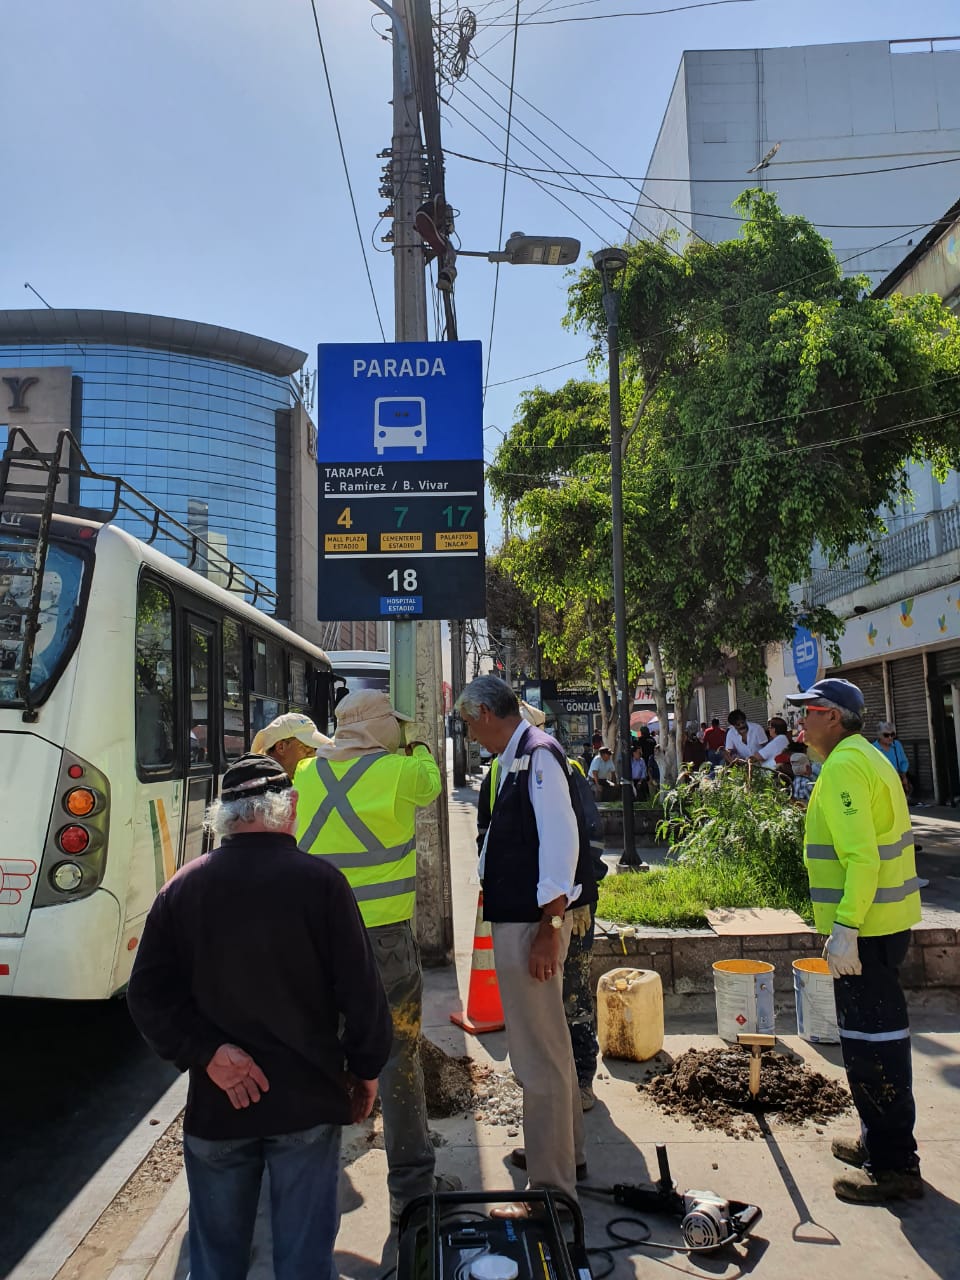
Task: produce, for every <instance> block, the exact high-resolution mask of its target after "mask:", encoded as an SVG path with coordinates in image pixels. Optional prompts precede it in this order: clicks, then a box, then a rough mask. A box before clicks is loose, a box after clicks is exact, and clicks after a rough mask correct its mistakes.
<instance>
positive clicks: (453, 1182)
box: [390, 1173, 463, 1227]
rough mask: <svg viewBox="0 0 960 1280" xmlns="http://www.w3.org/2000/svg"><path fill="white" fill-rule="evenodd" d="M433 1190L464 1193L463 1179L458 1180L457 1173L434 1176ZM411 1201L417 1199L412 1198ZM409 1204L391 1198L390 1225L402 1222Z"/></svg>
mask: <svg viewBox="0 0 960 1280" xmlns="http://www.w3.org/2000/svg"><path fill="white" fill-rule="evenodd" d="M433 1190H434V1192H438V1191H462V1190H463V1179H462V1178H458V1177H457V1175H456V1174H455V1173H438V1174H435V1175H434V1179H433ZM410 1198H411V1199H416V1197H415V1196H411V1197H410ZM407 1203H408V1202H407V1201H406V1200H397V1199H395V1198H394V1197H393V1196H391V1197H390V1224H391V1226H394V1227H395V1226H396V1225H397V1223H398V1222H399V1221H400V1215H401V1213H403V1209H404V1206H405V1205H406V1204H407Z"/></svg>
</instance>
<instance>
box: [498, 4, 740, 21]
mask: <svg viewBox="0 0 960 1280" xmlns="http://www.w3.org/2000/svg"><path fill="white" fill-rule="evenodd" d="M756 2H757V0H697V3H695V4H676V5H672V6H671V7H670V8H669V9H631V10H629V11H627V12H625V13H589V14H584V15H583V16H582V17H578V18H539V19H537V18H527V19H526V21H525V22H524V26H528V27H552V26H555V25H556V24H557V23H560V22H602V21H603V19H604V18H655V17H657V15H658V14H661V13H684V12H686V10H687V9H715V8H717V7H718V6H719V5H723V4H756ZM559 7H560V8H571V9H573V8H576V6H575V5H569V6H567V5H561V6H559ZM538 12H539V10H538ZM486 25H487V26H488V27H500V26H503V25H504V24H503V23H502V22H488V23H487V24H486Z"/></svg>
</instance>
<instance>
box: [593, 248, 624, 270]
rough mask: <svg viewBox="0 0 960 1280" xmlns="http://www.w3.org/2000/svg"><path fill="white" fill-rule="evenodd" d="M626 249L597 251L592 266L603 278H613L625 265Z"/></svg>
mask: <svg viewBox="0 0 960 1280" xmlns="http://www.w3.org/2000/svg"><path fill="white" fill-rule="evenodd" d="M627 262H628V258H627V251H626V249H617V248H610V249H598V250H597V252H596V253H595V254H594V255H593V265H594V266H595V267H596V269H597V270H598V271H599V272H600V274H601V275H604V276H615V275H616V274H617V272H618V271H622V270H623V269H624V267H625V266H626V265H627Z"/></svg>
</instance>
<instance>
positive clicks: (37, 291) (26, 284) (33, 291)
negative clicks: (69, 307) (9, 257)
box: [23, 280, 87, 356]
mask: <svg viewBox="0 0 960 1280" xmlns="http://www.w3.org/2000/svg"><path fill="white" fill-rule="evenodd" d="M23 287H24V288H25V289H29V290H30V292H31V293H33V294H36V296H37V297H38V298H39V299H40V301H41V302H42V303H43V305H44V306H45V307H46V308H47V310H48V311H53V310H54V308H53V307H51V305H50V303H49V302H48V301H47V300H46V298H45V297H44V296H43V294H42V293H40V292H39V290H37V289H35V288H34V287H33V285H32V284H31V283H30V281H29V280H24V282H23ZM73 345H74V346H75V347H76V348H77V350H78V351H79V352H80V354H81V355H82V356H85V355H86V354H87V353H86V352H85V351H84V349H83V347H81V345H80V343H79V342H75V343H74V344H73Z"/></svg>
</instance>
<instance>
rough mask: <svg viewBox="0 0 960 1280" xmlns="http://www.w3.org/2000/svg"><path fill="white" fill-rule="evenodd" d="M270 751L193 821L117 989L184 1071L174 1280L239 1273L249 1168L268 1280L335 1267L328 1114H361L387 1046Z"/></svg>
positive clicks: (360, 967)
mask: <svg viewBox="0 0 960 1280" xmlns="http://www.w3.org/2000/svg"><path fill="white" fill-rule="evenodd" d="M296 800H297V793H296V791H294V790H293V786H292V783H291V782H290V779H289V778H288V777H287V775H286V772H285V771H284V769H283V767H282V765H280V764H278V763H277V762H276V761H275V760H272V759H270V758H269V757H267V756H253V755H249V756H242V757H241V758H240V759H239V760H238V761H237V762H236V763H235V764H233V765H231V766H230V768H229V769H228V770H227V771H226V773H225V774H224V779H223V789H222V792H221V797H220V800H219V801H217V802H215V804H214V805H213V806H212V808H211V810H210V812H209V814H208V818H207V821H208V823H209V825H210V826H211V827H212V829H213V831H214V832H215V833H216V835H217V836H219V837H220V845H219V847H218V848H216V849H214V850H213V852H212V853H209V854H206V855H205V856H203V857H201V858H198V859H196V860H195V861H194V862H191V863H190V864H189V865H188V866H186V867H184V868H182V869H181V870H180V871H179V872H178V873H177V875H175V876H174V877H173V879H172V880H171V881H170V882H169V883H168V884H167V885H165V886H164V888H163V889H162V890H161V891H160V893H159V894H158V896H157V898H156V901H155V902H154V904H153V906H152V908H151V909H150V913H149V915H148V916H147V921H146V925H145V927H144V931H143V937H142V939H141V942H140V949H139V952H138V955H137V960H136V963H135V964H134V967H133V973H132V975H131V978H130V985H129V988H128V992H127V1002H128V1004H129V1007H130V1012H131V1015H132V1017H133V1020H134V1022H135V1023H136V1024H137V1026H138V1027H139V1029H140V1031H141V1033H142V1034H143V1036H144V1038H145V1039H146V1040H147V1041H148V1043H149V1044H150V1045H151V1046H152V1047H153V1048H154V1050H155V1051H156V1052H157V1053H158V1054H159V1055H160V1056H161V1057H162V1058H166V1059H168V1060H169V1061H171V1062H174V1063H176V1065H177V1066H178V1067H179V1068H180V1070H181V1071H189V1072H190V1087H189V1092H188V1095H187V1109H186V1114H185V1116H184V1124H183V1131H184V1140H183V1141H184V1164H185V1167H186V1172H187V1181H188V1184H189V1187H190V1232H189V1239H190V1275H191V1278H192V1280H243V1278H244V1277H245V1276H246V1274H247V1270H248V1266H249V1259H250V1244H251V1240H252V1237H253V1227H254V1220H255V1217H256V1209H257V1200H258V1197H259V1193H260V1182H261V1178H262V1175H263V1169H264V1166H266V1167H267V1168H268V1169H269V1170H270V1193H271V1216H272V1223H273V1262H274V1274H275V1275H276V1277H277V1280H306V1277H311V1280H312V1278H313V1277H317V1280H335V1277H336V1269H335V1267H334V1262H333V1246H334V1241H335V1239H336V1233H337V1227H338V1225H339V1222H338V1215H337V1181H338V1176H339V1164H340V1161H339V1155H340V1130H341V1126H342V1125H344V1124H350V1123H352V1122H356V1121H358V1120H362V1119H364V1118H365V1117H366V1116H368V1115H369V1114H370V1110H371V1108H372V1106H373V1101H374V1098H375V1096H376V1091H377V1081H376V1077H377V1075H378V1074H379V1072H380V1070H381V1069H382V1067H383V1065H384V1063H385V1062H386V1060H387V1056H388V1054H389V1052H390V1043H391V1039H392V1034H393V1031H392V1023H391V1019H390V1011H389V1009H388V1007H387V1002H386V997H385V995H384V991H383V985H382V983H381V981H380V977H379V974H378V972H377V967H376V963H375V961H374V958H373V954H372V952H371V949H370V944H369V942H368V941H367V935H366V930H365V929H364V927H363V921H362V920H361V918H360V913H359V911H358V909H357V905H356V901H355V899H354V896H353V893H352V891H351V889H350V886H349V885H348V884H347V882H346V880H345V879H344V877H343V875H342V874H341V872H339V871H338V870H336V868H334V867H333V866H331V865H330V863H329V862H328V861H327V860H326V859H323V858H312V857H311V856H310V855H309V854H306V853H302V852H301V851H300V850H299V849H298V848H297V845H296V841H295V839H294V837H293V831H294V829H295V826H296V807H297V806H296Z"/></svg>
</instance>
